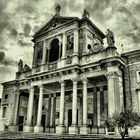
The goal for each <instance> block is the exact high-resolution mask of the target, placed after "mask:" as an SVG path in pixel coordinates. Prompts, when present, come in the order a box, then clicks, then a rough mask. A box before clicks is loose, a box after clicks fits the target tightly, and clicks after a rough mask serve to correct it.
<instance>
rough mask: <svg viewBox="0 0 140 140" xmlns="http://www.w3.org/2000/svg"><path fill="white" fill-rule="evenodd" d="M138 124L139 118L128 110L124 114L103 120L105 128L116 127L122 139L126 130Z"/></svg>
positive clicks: (116, 114) (117, 114)
mask: <svg viewBox="0 0 140 140" xmlns="http://www.w3.org/2000/svg"><path fill="white" fill-rule="evenodd" d="M139 122H140V116H139V115H138V114H137V113H135V112H132V111H130V110H126V111H125V112H121V113H115V114H114V115H113V117H112V118H108V119H106V120H105V125H106V127H107V128H110V127H114V128H115V126H117V128H118V131H119V133H120V135H121V137H122V139H124V138H125V136H126V134H127V132H128V128H133V127H135V126H136V125H138V123H139Z"/></svg>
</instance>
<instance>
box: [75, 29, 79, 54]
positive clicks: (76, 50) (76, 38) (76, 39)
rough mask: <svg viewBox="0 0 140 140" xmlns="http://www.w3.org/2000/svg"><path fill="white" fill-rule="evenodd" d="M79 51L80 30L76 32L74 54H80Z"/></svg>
mask: <svg viewBox="0 0 140 140" xmlns="http://www.w3.org/2000/svg"><path fill="white" fill-rule="evenodd" d="M78 49H79V33H78V29H77V28H76V29H75V30H74V54H78Z"/></svg>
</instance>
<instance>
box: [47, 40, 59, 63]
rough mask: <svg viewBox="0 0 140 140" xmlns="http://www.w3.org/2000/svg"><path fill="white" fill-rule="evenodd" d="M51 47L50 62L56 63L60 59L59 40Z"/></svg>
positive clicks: (52, 43) (53, 42)
mask: <svg viewBox="0 0 140 140" xmlns="http://www.w3.org/2000/svg"><path fill="white" fill-rule="evenodd" d="M50 45H51V46H50V54H49V62H54V61H57V60H58V59H59V50H60V49H59V40H58V39H53V40H52V42H51V44H50Z"/></svg>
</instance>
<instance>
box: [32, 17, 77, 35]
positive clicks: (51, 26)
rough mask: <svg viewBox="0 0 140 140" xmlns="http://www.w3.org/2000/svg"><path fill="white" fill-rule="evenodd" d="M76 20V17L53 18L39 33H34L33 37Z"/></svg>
mask: <svg viewBox="0 0 140 140" xmlns="http://www.w3.org/2000/svg"><path fill="white" fill-rule="evenodd" d="M76 19H78V18H77V17H61V16H59V17H55V16H54V17H53V18H51V19H50V20H49V21H48V22H47V23H46V24H45V25H44V26H43V27H42V28H41V29H40V30H39V31H37V32H36V33H35V35H34V37H35V36H37V35H39V34H42V33H44V32H46V31H49V30H51V29H55V28H57V27H60V26H62V25H63V24H65V23H68V22H71V21H74V20H76Z"/></svg>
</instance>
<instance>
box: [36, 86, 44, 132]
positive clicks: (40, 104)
mask: <svg viewBox="0 0 140 140" xmlns="http://www.w3.org/2000/svg"><path fill="white" fill-rule="evenodd" d="M39 89H40V92H39V101H38V112H37V124H36V126H35V127H34V132H43V127H42V126H41V120H42V104H43V85H39Z"/></svg>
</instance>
